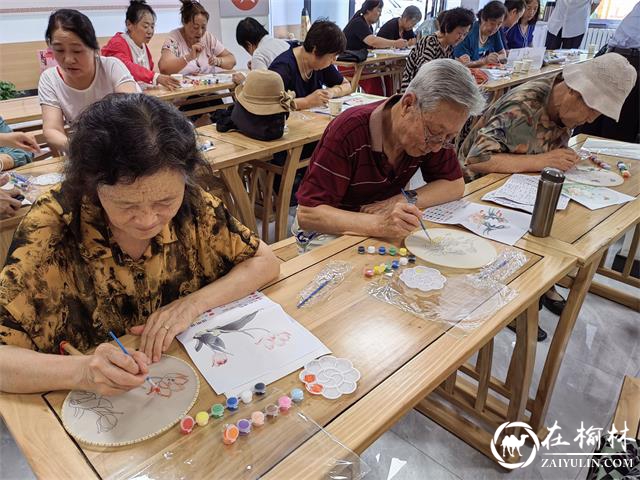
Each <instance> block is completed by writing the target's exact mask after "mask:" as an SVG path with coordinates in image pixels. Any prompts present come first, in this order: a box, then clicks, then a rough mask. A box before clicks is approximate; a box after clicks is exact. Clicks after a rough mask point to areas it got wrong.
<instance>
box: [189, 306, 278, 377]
mask: <svg viewBox="0 0 640 480" xmlns="http://www.w3.org/2000/svg"><path fill="white" fill-rule="evenodd" d="M259 311H260V310H256V311H255V312H252V313H250V314H248V315H245V316H243V317H241V318H239V319H238V320H234V321H233V322H230V323H227V324H225V325H221V326H219V327H215V328H210V329H207V330H203V331H200V332H198V333H196V334H195V335H194V336H193V339H194V340H195V341H196V342H197V343H196V347H195V348H196V352H199V351H200V349H201V348H202V346H203V345H206V346H207V347H209V348H210V349H211V350H212V351H213V357H212V359H211V366H212V367H222V366H223V365H226V364H227V362H228V361H229V357H231V356H233V354H232V353H231V352H229V351H228V350H227V346H226V344H225V342H224V340H223V336H227V335H231V334H241V335H246V336H247V337H249V338H250V339H251V340H253V342H254V343H255V345H261V346H263V347H264V348H266V349H267V350H274V349H275V348H278V347H283V346H284V345H286V344H287V343H288V342H289V341H290V340H291V333H289V332H285V331H282V332H277V333H276V332H273V331H271V330H268V329H266V328H261V327H253V328H247V324H248V323H250V322H251V321H252V320H253V319H255V317H256V315H257V314H258V312H259Z"/></svg>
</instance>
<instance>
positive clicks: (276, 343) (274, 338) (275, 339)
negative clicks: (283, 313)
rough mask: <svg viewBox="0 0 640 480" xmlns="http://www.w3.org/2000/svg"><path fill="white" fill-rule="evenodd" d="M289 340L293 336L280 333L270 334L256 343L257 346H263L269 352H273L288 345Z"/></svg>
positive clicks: (287, 333)
mask: <svg viewBox="0 0 640 480" xmlns="http://www.w3.org/2000/svg"><path fill="white" fill-rule="evenodd" d="M289 340H291V334H290V333H289V332H280V333H276V334H274V333H271V332H269V334H268V335H265V336H263V337H260V339H259V340H258V341H257V342H256V345H262V346H263V347H264V348H266V349H267V350H273V349H274V348H276V347H282V346H284V345H286V344H287V342H288V341H289Z"/></svg>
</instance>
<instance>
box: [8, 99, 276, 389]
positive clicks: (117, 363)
mask: <svg viewBox="0 0 640 480" xmlns="http://www.w3.org/2000/svg"><path fill="white" fill-rule="evenodd" d="M201 168H207V166H206V164H205V163H204V162H203V160H202V159H201V157H200V154H199V152H198V148H197V145H196V138H195V134H194V130H193V126H192V125H191V124H190V123H189V121H188V120H187V119H186V118H185V117H184V116H183V115H182V114H181V113H180V112H178V111H177V110H176V109H175V107H173V106H171V105H170V104H168V103H167V102H164V101H162V100H159V99H156V98H155V97H151V96H147V95H137V94H133V95H131V94H130V95H125V94H120V95H109V96H107V97H106V98H104V99H103V100H101V101H99V102H97V103H95V104H94V105H93V106H91V107H90V108H89V109H88V110H87V111H85V112H84V113H83V114H82V115H81V117H80V118H79V120H78V122H77V128H76V131H75V132H74V134H73V135H72V137H71V142H70V148H69V159H68V161H67V164H66V165H65V180H64V182H63V183H62V185H61V186H60V187H56V188H54V189H53V190H52V191H51V192H49V193H46V194H44V195H43V196H41V197H40V198H39V199H38V200H37V201H36V202H35V204H34V205H33V207H32V209H31V210H30V211H29V213H28V214H27V215H26V216H25V218H24V220H23V221H22V223H21V224H20V226H19V227H18V230H17V231H16V233H15V236H14V239H13V242H12V244H11V246H10V248H9V253H8V256H7V262H6V265H5V267H4V269H3V270H2V271H1V272H0V344H2V345H1V346H0V371H2V375H1V376H0V390H2V391H5V392H19V393H32V392H38V391H47V390H58V389H82V390H89V391H93V392H97V393H101V394H108V395H114V394H118V393H122V392H125V391H128V390H130V389H132V388H135V387H138V386H139V385H141V384H142V383H143V382H144V380H145V376H146V373H147V371H148V364H149V363H150V362H155V361H158V360H159V359H160V356H161V354H162V352H164V351H166V350H167V348H168V347H169V345H170V343H171V342H172V341H173V339H174V338H175V336H176V335H177V334H178V333H180V332H182V331H183V330H185V329H186V328H187V327H188V326H189V325H190V324H191V323H192V322H193V320H194V319H195V318H196V317H197V316H198V315H200V314H201V313H203V312H204V311H206V310H208V309H210V308H212V307H215V306H218V305H221V304H224V303H227V302H230V301H232V300H235V299H238V298H241V297H243V296H245V295H247V294H248V293H250V292H252V291H254V290H256V289H257V288H259V287H260V286H262V285H263V284H265V283H266V282H268V281H269V280H271V279H273V278H274V277H275V276H276V275H277V274H278V270H279V269H278V262H277V260H276V258H275V257H274V256H273V254H272V253H271V251H270V249H269V248H268V247H267V246H266V245H265V244H264V243H263V242H261V241H260V240H259V239H258V237H256V236H255V234H253V233H252V232H251V231H250V230H249V229H248V228H246V227H245V226H244V225H242V224H240V223H239V222H238V221H237V220H236V219H235V218H233V217H232V216H231V215H230V214H229V212H228V211H227V210H226V209H225V207H224V205H223V204H222V202H221V201H220V200H219V199H218V198H216V197H213V196H212V195H210V194H209V193H207V192H206V191H204V190H203V189H201V188H200V187H198V186H197V185H196V183H195V182H194V179H193V178H194V172H195V170H196V169H201ZM110 330H113V331H114V332H115V334H116V335H118V336H120V335H123V334H125V333H126V332H127V330H129V331H130V332H131V333H133V334H136V335H140V336H141V343H140V351H136V352H134V353H133V355H132V356H131V357H130V356H127V355H125V354H124V353H123V352H121V351H120V350H119V349H118V347H115V346H114V345H111V344H108V343H104V342H106V340H107V339H108V332H109V331H110ZM63 340H67V341H69V342H70V343H72V344H73V345H75V346H76V347H77V348H78V349H79V350H81V351H85V350H89V349H91V348H93V347H96V346H97V348H96V350H95V352H94V353H93V354H92V355H85V356H79V357H63V356H58V355H51V354H52V353H54V352H56V351H57V348H58V345H59V344H60V342H61V341H63Z"/></svg>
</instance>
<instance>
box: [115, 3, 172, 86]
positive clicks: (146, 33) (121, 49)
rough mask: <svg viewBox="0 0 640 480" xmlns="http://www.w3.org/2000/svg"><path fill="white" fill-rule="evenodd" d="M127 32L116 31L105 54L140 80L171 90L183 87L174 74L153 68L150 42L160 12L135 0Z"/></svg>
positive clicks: (128, 14) (127, 21) (131, 4)
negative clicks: (163, 72) (121, 64)
mask: <svg viewBox="0 0 640 480" xmlns="http://www.w3.org/2000/svg"><path fill="white" fill-rule="evenodd" d="M125 24H126V27H127V31H126V32H124V33H122V32H118V33H116V34H115V35H114V36H113V37H111V39H110V40H109V42H108V43H107V44H106V45H105V46H104V47H102V55H104V56H105V57H116V58H118V59H120V61H121V62H122V63H124V65H125V67H127V69H128V70H129V72H131V75H133V78H134V79H135V80H136V81H137V82H142V83H148V84H151V85H163V86H165V87H167V88H168V89H169V90H173V89H174V88H177V87H179V86H180V82H179V81H178V80H176V79H175V78H172V77H171V76H170V75H164V74H162V73H158V72H154V71H153V58H152V57H151V52H150V51H149V47H148V46H147V44H148V43H149V42H150V41H151V38H153V33H154V29H155V25H156V13H155V12H154V11H153V9H152V8H151V7H150V6H149V5H147V2H146V1H145V0H131V2H130V3H129V8H127V14H126V23H125Z"/></svg>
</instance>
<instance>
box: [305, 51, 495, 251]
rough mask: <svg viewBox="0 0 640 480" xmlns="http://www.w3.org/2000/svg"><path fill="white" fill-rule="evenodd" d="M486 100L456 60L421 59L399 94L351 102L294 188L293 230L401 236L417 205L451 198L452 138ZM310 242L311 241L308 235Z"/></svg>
mask: <svg viewBox="0 0 640 480" xmlns="http://www.w3.org/2000/svg"><path fill="white" fill-rule="evenodd" d="M483 106H484V99H483V97H482V95H481V93H480V90H479V89H478V87H477V86H476V83H475V81H474V79H473V76H472V75H471V73H470V72H469V70H468V69H467V68H466V67H465V66H464V65H462V64H461V63H459V62H457V61H455V60H451V59H438V60H433V61H432V62H429V63H427V64H425V65H424V66H423V67H422V68H421V69H420V71H419V72H418V74H417V75H416V76H415V77H414V79H413V80H412V81H411V83H410V85H409V87H408V88H407V91H406V93H405V94H404V95H395V96H393V97H391V98H389V99H387V100H384V101H380V102H376V103H372V104H369V105H363V106H359V107H353V108H350V109H348V110H346V111H345V112H343V113H342V114H341V115H339V116H338V117H336V118H335V119H334V120H333V121H332V122H331V123H330V124H329V126H328V127H327V129H326V131H325V132H324V134H323V135H322V138H321V139H320V142H319V143H318V146H317V148H316V150H315V151H314V153H313V156H312V158H311V163H310V165H309V170H308V171H307V174H306V175H305V177H304V179H303V181H302V184H301V185H300V188H299V190H298V204H299V206H298V211H297V215H296V221H295V222H294V227H293V230H294V235H298V234H299V233H302V234H304V235H306V236H307V237H310V236H312V234H313V233H319V234H329V235H324V236H323V237H322V238H317V239H316V241H315V244H316V245H317V244H318V243H320V242H322V241H324V240H328V239H330V238H331V237H330V235H342V234H355V235H366V236H374V237H384V238H394V239H399V238H403V237H405V236H406V235H408V234H409V233H411V232H412V231H414V230H415V229H416V228H419V225H420V223H419V218H420V215H421V213H422V212H421V210H422V209H424V208H426V207H430V206H432V205H438V204H441V203H445V202H449V201H452V200H457V199H459V198H460V197H462V194H463V193H464V182H463V179H462V172H461V170H460V166H459V164H458V160H457V158H456V155H455V151H454V150H452V147H453V145H452V144H451V141H452V140H453V139H454V138H455V137H456V135H458V132H459V131H460V129H461V128H462V126H463V125H464V123H465V122H466V120H467V118H469V115H477V114H479V112H481V111H482V108H483ZM418 169H420V170H421V171H422V175H423V178H424V180H425V181H426V182H427V185H425V186H423V187H420V188H419V189H418V190H416V191H415V192H413V191H411V192H409V195H414V197H415V200H416V202H415V205H413V204H409V203H407V201H406V200H405V198H404V196H403V195H402V194H401V192H400V189H401V188H404V187H405V186H406V185H407V183H408V182H409V180H410V179H411V177H412V176H413V174H414V173H415V172H416V171H417V170H418ZM312 244H314V242H312Z"/></svg>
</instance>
